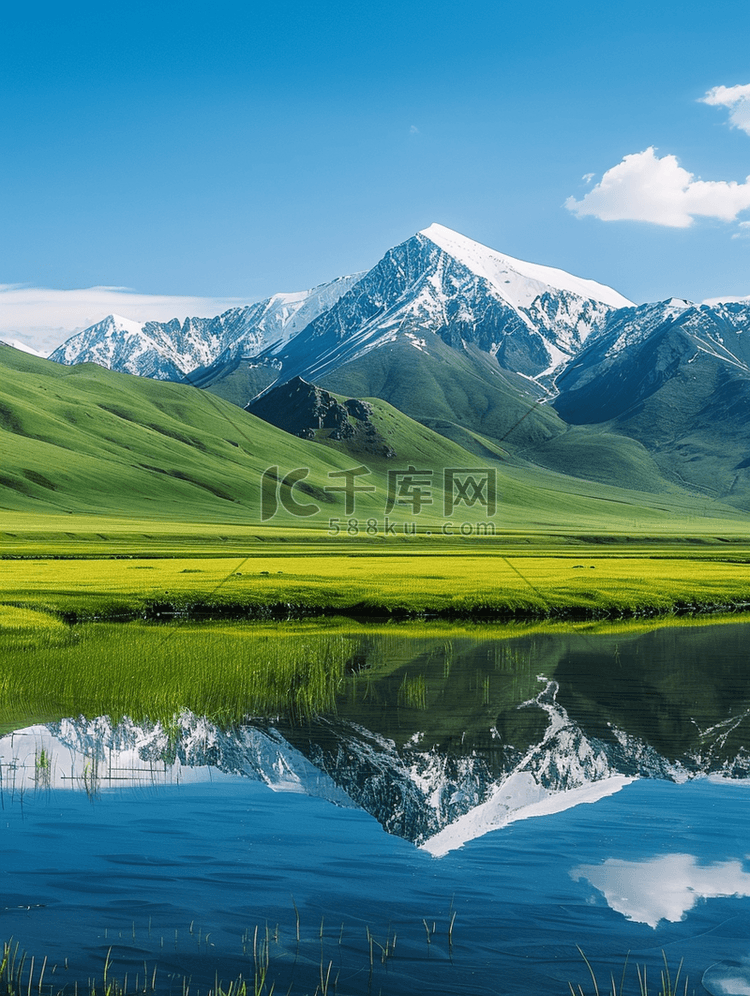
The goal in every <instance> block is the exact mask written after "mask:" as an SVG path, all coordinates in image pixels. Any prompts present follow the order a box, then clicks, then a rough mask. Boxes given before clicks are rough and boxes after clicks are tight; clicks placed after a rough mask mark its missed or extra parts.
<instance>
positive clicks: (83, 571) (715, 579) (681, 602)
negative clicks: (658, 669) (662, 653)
mask: <svg viewBox="0 0 750 996" xmlns="http://www.w3.org/2000/svg"><path fill="white" fill-rule="evenodd" d="M722 552H723V551H722ZM725 556H729V554H725ZM0 603H4V604H15V605H28V606H30V607H39V608H44V609H47V610H51V611H61V612H66V613H69V614H74V615H76V616H78V617H90V616H96V615H107V616H110V617H112V616H115V615H117V614H123V615H128V614H131V615H132V614H141V613H142V612H143V611H168V610H169V609H170V608H174V609H177V610H185V609H190V608H191V607H192V608H193V609H195V610H196V611H202V610H205V609H210V608H212V607H213V608H215V609H216V610H220V609H222V608H223V609H227V608H228V607H235V608H237V609H241V608H246V609H248V610H254V609H260V608H261V607H270V606H272V607H276V608H277V609H279V610H280V609H283V608H284V607H285V606H288V607H289V608H290V609H291V610H292V611H298V610H300V611H301V610H303V609H305V608H311V609H315V610H317V611H320V610H328V611H335V612H356V611H357V610H361V611H362V612H363V613H367V614H377V613H378V612H380V611H382V612H384V613H391V612H405V613H407V614H419V613H424V612H428V613H442V614H445V615H456V616H462V615H467V616H469V615H472V614H474V613H477V612H490V613H498V614H504V613H509V614H516V615H529V616H537V617H538V616H544V615H547V614H549V615H552V616H555V615H559V614H561V613H564V612H565V611H566V610H571V611H575V612H577V613H581V612H582V613H591V614H593V615H597V614H601V613H603V612H605V611H610V610H611V611H612V612H614V613H615V614H617V613H620V612H623V613H626V614H629V613H638V612H640V611H646V610H653V611H659V612H668V611H670V610H671V609H672V608H674V607H685V606H687V607H692V606H694V607H697V608H701V607H703V608H705V607H708V606H711V605H729V604H731V605H740V604H741V603H748V604H750V548H748V547H740V548H737V549H733V550H732V552H731V560H725V559H722V558H720V557H719V555H718V554H717V553H716V552H714V551H711V552H707V551H702V552H701V553H699V554H698V553H695V552H693V551H689V550H684V549H680V550H679V551H675V550H671V551H670V550H667V549H666V548H664V547H662V548H659V549H656V550H653V551H651V550H649V551H648V552H646V551H644V550H642V549H641V550H635V551H633V552H632V553H631V552H629V551H628V553H627V554H625V553H624V552H623V551H622V549H617V550H610V549H607V550H606V552H605V551H602V552H599V551H597V552H596V553H594V552H592V550H591V548H589V549H582V550H576V551H570V550H567V551H565V552H557V553H554V554H550V553H543V552H541V551H540V552H535V553H533V554H529V553H523V552H520V551H518V550H517V549H515V550H513V549H510V550H508V551H507V552H502V551H499V550H492V549H487V550H485V551H482V552H476V551H472V550H467V551H466V552H464V553H462V554H453V555H446V554H445V553H441V552H438V551H435V550H430V549H424V550H422V551H420V552H419V553H411V552H406V551H404V552H402V553H400V554H391V553H388V552H381V553H373V552H364V551H360V552H357V553H352V554H343V553H341V552H338V551H335V552H326V551H323V550H319V549H315V550H313V549H310V550H308V551H306V552H290V553H286V551H284V550H281V549H278V548H276V549H274V550H273V551H270V550H269V552H265V551H258V552H252V553H249V554H248V553H245V552H242V553H238V554H236V555H234V556H232V555H229V554H228V555H227V556H224V557H221V558H217V557H213V556H207V557H198V556H192V557H170V558H165V557H156V558H154V557H152V558H148V557H132V558H127V559H106V560H103V559H96V558H91V559H13V560H5V561H3V562H2V568H1V570H0Z"/></svg>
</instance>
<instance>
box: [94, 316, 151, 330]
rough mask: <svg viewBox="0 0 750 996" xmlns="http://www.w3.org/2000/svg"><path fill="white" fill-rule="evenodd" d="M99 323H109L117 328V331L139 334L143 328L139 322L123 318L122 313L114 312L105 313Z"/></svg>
mask: <svg viewBox="0 0 750 996" xmlns="http://www.w3.org/2000/svg"><path fill="white" fill-rule="evenodd" d="M99 324H100V325H109V326H111V327H113V328H115V329H117V331H118V332H133V333H136V334H140V332H141V329H142V328H143V326H142V325H141V323H140V322H134V321H133V320H132V319H131V318H123V316H122V315H115V314H111V315H107V317H106V318H104V319H102V321H101V322H99Z"/></svg>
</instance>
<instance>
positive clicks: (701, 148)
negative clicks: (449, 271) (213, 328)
mask: <svg viewBox="0 0 750 996" xmlns="http://www.w3.org/2000/svg"><path fill="white" fill-rule="evenodd" d="M749 37H750V4H749V3H747V0H717V2H715V3H713V4H712V5H711V7H710V8H706V7H705V5H698V4H685V3H684V2H683V3H676V2H673V0H662V2H660V3H659V4H658V5H652V3H645V2H641V0H622V2H620V3H618V4H603V3H601V0H599V2H597V3H589V2H580V3H567V4H566V3H563V2H561V0H555V2H546V0H544V2H534V0H527V2H525V3H523V4H519V3H513V4H509V3H505V2H503V0H492V2H485V0H475V2H472V0H467V2H465V3H464V4H463V5H457V4H455V3H454V2H451V3H447V2H444V0H430V2H423V0H417V2H410V0H405V2H402V3H396V2H391V0H385V2H380V3H378V4H373V3H367V4H365V3H361V2H357V0H351V2H348V3H344V2H338V0H334V2H330V0H329V2H326V3H319V2H317V0H307V2H304V3H302V2H297V0H272V2H266V0H250V2H245V3H237V2H234V0H225V2H221V0H218V2H214V3H212V4H211V5H209V4H207V3H197V2H192V0H185V2H180V3H173V2H171V0H167V2H160V3H159V2H157V3H153V0H152V2H150V3H142V2H128V3H127V4H123V3H120V2H118V0H112V2H108V3H106V4H105V3H85V2H76V0H71V3H70V4H67V5H62V4H54V5H52V4H49V3H45V2H43V3H40V4H36V5H27V6H23V5H20V4H16V5H13V7H12V8H6V13H5V15H4V22H3V30H2V33H1V34H0V115H1V119H0V122H1V127H0V143H1V144H2V156H1V157H0V231H2V238H1V239H0V284H2V285H8V286H9V287H10V288H12V289H8V288H6V290H5V292H4V293H0V308H3V310H4V311H5V317H2V316H1V315H0V333H2V332H7V331H8V330H9V329H15V331H17V332H18V333H19V337H25V338H26V341H32V340H33V339H34V336H36V340H37V341H41V339H43V338H44V336H43V334H42V333H43V332H44V330H45V329H46V330H47V332H46V334H47V335H48V336H51V337H52V338H53V339H54V337H55V334H56V333H55V332H51V331H49V330H51V329H54V330H62V329H66V330H72V328H73V327H75V325H79V324H81V322H83V321H85V320H86V318H88V317H91V318H92V319H93V320H97V319H98V318H101V317H103V316H104V314H106V313H107V310H119V311H120V312H121V313H122V314H125V315H126V316H127V317H134V318H141V317H142V318H146V317H154V318H163V317H168V316H167V315H166V314H165V311H169V310H170V308H171V309H172V311H173V312H174V313H175V314H178V313H179V311H180V310H181V309H182V310H184V313H188V312H192V313H194V314H200V313H204V314H210V313H215V311H213V310H212V308H213V307H214V306H216V310H221V307H222V306H224V305H226V306H228V305H229V304H230V303H233V302H235V301H236V302H242V303H244V302H246V301H251V300H257V299H258V298H261V297H265V296H268V295H270V294H272V293H274V292H276V291H281V290H299V289H303V288H306V287H311V286H313V285H315V284H317V283H321V282H323V281H326V280H329V279H331V278H333V277H335V276H338V275H340V274H343V273H350V272H353V271H356V270H360V269H366V268H368V267H370V266H372V265H373V264H374V263H375V262H377V260H378V259H379V258H380V256H381V255H382V254H383V252H385V251H386V250H387V249H388V248H389V247H391V246H392V245H395V244H397V243H399V242H401V241H403V240H404V239H406V238H408V237H409V236H411V235H412V234H413V233H414V232H416V231H418V230H420V229H422V228H425V227H426V226H427V225H429V224H430V223H432V222H434V221H437V222H440V223H441V224H444V225H447V226H449V227H451V228H454V229H456V230H457V231H459V232H462V233H463V234H465V235H468V236H469V237H471V238H474V239H477V240H478V241H480V242H484V243H486V244H488V245H490V246H492V247H494V248H496V249H499V250H500V251H502V252H505V253H508V254H509V255H512V256H516V257H519V258H521V259H527V260H531V261H533V262H538V263H545V264H549V265H553V266H558V267H562V268H563V269H566V270H569V271H570V272H572V273H575V274H577V275H579V276H583V277H588V278H591V279H595V280H598V281H600V282H603V283H607V284H610V285H611V286H613V287H615V288H616V289H617V290H618V291H620V292H621V293H622V294H624V295H625V296H627V297H629V298H631V299H632V300H635V301H638V302H641V301H646V300H656V299H662V298H665V297H669V296H672V295H675V296H680V297H687V298H690V299H693V300H703V299H705V298H711V297H718V296H727V295H735V296H741V295H750V224H748V222H750V187H743V185H744V184H745V183H746V178H747V177H748V175H749V174H750V86H749V85H750V55H748V45H747V38H749ZM717 87H725V88H728V89H727V90H724V91H716V89H715V88H717ZM737 88H739V89H737ZM742 88H745V89H744V90H743V89H742ZM710 92H713V97H712V98H710V99H711V100H712V101H713V102H712V103H706V102H703V100H702V99H703V98H705V96H706V94H709V93H710ZM732 116H733V117H732ZM743 123H744V124H745V125H746V127H743ZM649 150H652V151H649ZM626 157H628V158H626ZM584 177H586V178H587V179H584ZM732 184H733V186H732ZM566 205H567V206H566ZM700 212H702V213H700ZM743 222H744V226H743ZM102 286H104V287H124V288H128V289H129V291H128V293H127V294H125V295H123V294H120V295H119V298H121V299H122V300H121V303H119V304H118V307H117V308H116V309H114V308H111V307H108V303H109V301H108V299H107V294H105V293H102V292H99V294H98V296H97V295H96V294H94V295H93V296H92V293H91V292H89V296H88V298H87V297H86V295H78V297H79V299H80V300H81V301H87V302H88V303H87V305H86V309H88V310H86V314H85V315H83V317H81V316H80V315H77V313H76V308H75V306H74V304H75V301H74V298H76V295H74V294H71V293H70V292H73V291H76V292H77V291H80V290H82V289H86V288H92V287H102ZM38 289H46V292H45V293H41V292H40V293H36V292H37V290H38ZM58 292H60V293H58ZM61 292H68V293H66V294H65V293H61ZM151 296H158V298H159V302H158V307H157V302H156V300H154V301H153V302H151V303H152V313H150V314H144V313H143V309H144V308H145V309H146V310H148V306H149V302H150V298H151ZM165 296H166V300H165ZM116 297H117V295H114V298H116ZM94 298H96V303H92V302H93V301H94ZM114 298H113V299H114ZM182 298H186V299H189V300H186V301H181V300H178V299H182ZM100 299H101V300H100ZM201 299H207V300H205V301H202V300H201ZM129 303H130V304H132V307H128V305H129ZM99 307H101V308H103V309H104V311H103V313H102V314H98V313H95V312H96V309H97V308H99ZM79 310H80V309H79ZM76 318H78V319H79V320H78V321H76ZM35 323H36V325H35ZM51 344H52V345H54V344H55V343H54V342H53V343H51Z"/></svg>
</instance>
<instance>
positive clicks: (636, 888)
mask: <svg viewBox="0 0 750 996" xmlns="http://www.w3.org/2000/svg"><path fill="white" fill-rule="evenodd" d="M570 875H571V878H574V879H577V880H579V879H582V878H585V879H588V881H589V882H590V883H591V884H592V885H593V886H594V888H595V889H598V890H599V891H600V892H602V893H604V897H605V899H606V900H607V903H608V904H609V906H610V907H611V908H612V909H613V910H617V912H618V913H622V915H623V916H624V917H626V918H627V919H628V920H634V921H636V922H638V923H647V924H648V925H649V926H650V927H654V928H656V926H657V925H658V923H659V921H660V920H668V921H669V922H670V923H676V922H677V921H678V920H682V919H683V918H684V916H685V914H686V913H687V912H688V910H691V909H692V908H693V907H694V906H695V904H696V902H697V901H698V900H699V899H701V898H703V899H711V898H714V897H717V896H748V895H750V874H748V873H747V872H746V871H744V870H743V867H742V864H741V862H739V861H717V862H716V863H714V864H710V865H699V864H698V862H697V860H696V859H695V858H694V857H693V856H692V855H690V854H668V855H666V856H665V857H662V858H651V859H650V860H648V861H621V860H619V859H617V858H609V859H608V860H607V861H605V862H604V864H601V865H580V866H579V867H578V868H574V869H573V871H572V872H571V873H570Z"/></svg>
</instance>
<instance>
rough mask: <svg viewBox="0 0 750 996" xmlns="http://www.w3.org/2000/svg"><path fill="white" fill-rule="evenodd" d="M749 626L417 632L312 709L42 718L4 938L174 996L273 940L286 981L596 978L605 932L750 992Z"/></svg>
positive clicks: (344, 988)
mask: <svg viewBox="0 0 750 996" xmlns="http://www.w3.org/2000/svg"><path fill="white" fill-rule="evenodd" d="M748 633H750V629H748V628H747V627H746V626H745V625H743V624H737V625H722V626H712V627H696V628H672V629H661V630H656V631H653V632H649V633H640V634H638V633H634V632H631V633H619V634H612V635H607V636H594V635H586V634H581V633H564V634H560V633H556V634H539V633H537V634H534V635H526V636H523V635H521V636H518V637H516V638H514V639H511V640H499V639H493V638H491V637H490V636H488V635H487V631H486V630H482V631H481V632H480V633H479V635H478V636H477V637H476V638H469V637H461V638H457V639H454V640H446V639H444V638H443V637H440V638H435V639H432V638H429V637H425V636H422V637H420V638H419V639H412V638H408V637H406V636H404V635H403V634H401V633H399V632H398V631H396V632H394V634H389V635H387V636H361V637H360V638H359V645H358V649H357V651H356V653H355V654H353V656H352V659H351V661H350V665H349V669H350V677H349V679H348V680H347V682H346V684H345V687H344V688H342V693H341V700H340V702H339V707H338V711H337V714H336V716H332V717H324V718H321V719H320V720H319V721H316V722H315V723H310V724H306V725H303V726H292V725H290V724H288V723H284V722H281V721H279V722H276V723H268V722H264V723H248V724H246V725H243V726H242V727H238V728H235V729H232V730H228V731H227V730H220V729H218V728H216V727H215V726H214V725H213V724H211V723H210V722H208V721H206V720H204V719H202V718H200V717H195V716H192V715H189V714H185V715H184V716H182V717H181V719H180V721H179V723H178V724H175V726H174V728H171V729H169V730H164V729H162V728H161V727H160V726H159V725H149V724H140V725H139V724H135V723H132V722H123V723H120V724H118V725H116V726H113V724H112V723H111V722H110V721H109V720H107V719H106V718H99V719H97V720H84V719H79V720H68V721H63V722H61V723H58V724H53V725H50V726H45V727H42V726H35V727H30V728H29V729H28V730H25V731H18V732H16V733H15V734H13V735H9V736H6V737H5V738H3V739H2V740H0V774H1V775H2V784H1V785H0V806H1V809H0V832H1V833H2V838H1V841H2V864H1V865H0V939H2V938H6V939H7V938H9V937H11V936H12V937H13V938H15V940H17V941H18V942H19V943H20V945H21V946H22V948H24V949H25V950H27V951H28V952H29V953H30V954H34V955H36V957H37V959H41V958H43V957H44V956H45V955H47V956H48V967H47V973H48V977H47V980H46V981H53V980H54V981H56V982H58V983H59V982H68V981H70V982H71V983H72V982H73V981H74V980H75V979H84V980H85V979H86V978H87V977H88V976H91V975H99V976H101V970H102V966H103V964H104V960H105V958H106V955H107V951H108V950H109V949H110V948H111V949H112V954H111V958H112V961H113V969H114V972H115V973H116V974H118V975H119V976H120V977H122V976H123V975H124V974H125V973H126V972H127V973H128V976H129V979H130V980H132V981H134V979H135V976H136V974H138V975H139V982H140V981H142V979H143V976H144V963H145V971H146V972H147V973H148V976H149V978H151V977H152V973H153V970H154V967H155V966H156V971H157V976H156V984H157V988H158V989H160V990H162V991H165V992H166V991H170V990H172V991H174V992H175V993H178V992H182V978H183V977H184V976H186V975H187V976H189V977H191V978H192V991H195V990H196V989H202V990H203V991H206V990H207V989H208V988H209V987H210V986H211V985H212V984H213V983H214V979H215V975H216V973H217V972H218V973H219V974H220V977H222V978H224V979H225V980H229V979H230V978H233V977H236V976H237V975H238V974H240V973H242V974H243V975H244V976H245V977H246V978H248V977H250V978H252V975H253V966H254V957H253V947H254V946H255V952H256V960H257V958H258V957H262V953H263V949H264V946H265V945H267V947H268V954H269V973H268V986H267V988H266V990H264V991H265V992H268V989H270V983H271V982H272V981H274V980H275V981H276V992H284V993H286V992H287V991H289V990H290V987H291V992H292V993H311V994H312V993H314V992H315V990H316V987H318V988H319V991H321V990H323V991H325V989H326V988H327V991H328V992H330V993H333V992H334V991H335V992H337V993H340V994H351V996H357V994H365V993H373V994H377V993H381V992H382V993H383V996H388V994H394V996H402V994H403V996H405V994H407V993H409V994H413V993H438V992H439V993H446V994H451V993H508V994H515V993H518V994H521V993H526V994H537V993H538V994H540V996H541V994H545V996H546V994H549V993H560V994H565V993H566V992H569V989H568V981H571V982H573V983H575V984H577V983H579V982H580V983H581V985H582V986H583V988H584V991H585V992H590V991H592V985H591V981H590V978H589V977H588V974H587V970H586V968H585V965H584V964H583V962H582V960H581V958H580V955H579V953H578V951H577V949H576V945H580V946H581V947H582V948H583V949H584V951H585V952H586V954H587V956H588V957H589V959H590V960H591V961H592V962H593V964H594V965H595V967H596V968H597V970H598V971H599V975H600V984H601V987H602V989H604V984H605V979H606V977H607V976H608V972H609V971H610V970H615V971H616V974H617V977H618V978H619V971H620V969H621V966H622V963H623V961H624V958H625V955H626V953H627V952H628V951H630V952H631V954H630V960H631V962H634V961H636V960H637V961H639V962H646V963H648V965H649V967H650V971H653V975H652V978H653V979H654V980H656V979H657V977H658V965H659V963H660V961H661V958H662V955H661V952H662V951H664V952H666V954H667V957H668V959H669V962H670V964H672V965H673V966H674V967H676V966H677V964H678V963H679V961H680V959H684V961H685V965H684V968H683V972H685V971H686V972H687V973H688V975H689V978H690V987H689V991H693V990H694V991H696V992H706V991H708V992H710V993H713V994H724V993H728V994H741V993H750V862H749V861H748V854H750V840H749V839H748V829H747V827H748V802H749V794H748V782H747V778H748V777H750V752H749V751H748V747H750V742H749V740H750V738H749V734H750V728H749V725H748V724H749V722H750V720H749V717H750V669H748V667H747V656H748V653H747V646H748V644H747V636H746V634H748ZM374 665H377V667H374ZM371 672H372V673H371ZM42 751H44V754H42ZM298 925H299V926H298ZM256 927H257V928H258V932H257V934H256ZM298 932H299V939H298V936H297V935H298ZM254 938H255V940H254ZM394 938H395V946H394ZM259 953H260V954H259ZM66 957H67V959H68V961H67V965H68V967H67V969H66V968H65V967H64V966H65V959H66ZM55 965H57V967H56V969H55V971H54V976H53V975H52V970H53V967H54V966H55ZM626 991H627V986H626ZM630 991H632V992H636V991H637V983H636V980H635V973H634V972H633V973H632V976H631V978H630Z"/></svg>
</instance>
